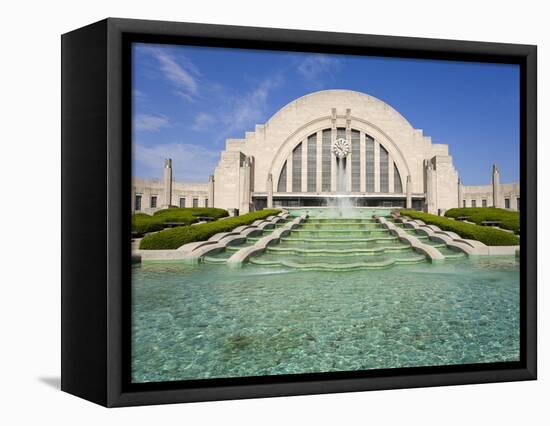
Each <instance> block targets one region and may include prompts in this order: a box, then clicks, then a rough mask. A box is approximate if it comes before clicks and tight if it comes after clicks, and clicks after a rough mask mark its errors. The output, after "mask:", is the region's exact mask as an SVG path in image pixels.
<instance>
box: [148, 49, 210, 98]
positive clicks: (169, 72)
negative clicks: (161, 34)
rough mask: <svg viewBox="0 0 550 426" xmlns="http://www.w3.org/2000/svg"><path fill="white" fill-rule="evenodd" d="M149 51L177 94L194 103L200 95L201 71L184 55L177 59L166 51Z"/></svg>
mask: <svg viewBox="0 0 550 426" xmlns="http://www.w3.org/2000/svg"><path fill="white" fill-rule="evenodd" d="M148 51H149V52H150V53H151V55H153V57H155V58H156V59H157V61H158V62H159V65H160V70H161V71H162V73H163V75H164V77H165V78H166V79H167V80H168V81H170V82H171V83H172V84H173V85H174V86H175V87H176V91H175V92H176V94H177V95H178V96H181V97H182V98H184V99H186V100H188V101H193V100H194V99H195V98H196V96H197V95H198V94H199V82H198V78H199V77H200V71H199V69H198V68H197V67H196V66H195V65H194V64H193V62H191V61H190V60H189V59H187V58H186V57H185V56H183V55H181V54H180V55H178V57H177V59H176V58H175V57H174V56H172V55H171V54H170V53H169V52H168V51H167V50H166V49H162V48H157V47H152V48H149V49H148Z"/></svg>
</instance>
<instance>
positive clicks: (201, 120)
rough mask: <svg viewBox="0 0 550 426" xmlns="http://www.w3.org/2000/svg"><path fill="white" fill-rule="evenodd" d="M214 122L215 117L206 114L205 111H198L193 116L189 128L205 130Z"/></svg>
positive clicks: (197, 130) (198, 130)
mask: <svg viewBox="0 0 550 426" xmlns="http://www.w3.org/2000/svg"><path fill="white" fill-rule="evenodd" d="M216 122H217V119H216V118H215V117H214V116H213V115H212V114H208V113H207V112H199V113H198V114H197V115H196V116H195V120H194V121H193V125H192V126H191V129H193V130H194V131H196V132H200V131H202V130H207V129H208V128H210V127H211V126H212V125H214V124H216Z"/></svg>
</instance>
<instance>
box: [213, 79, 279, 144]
mask: <svg viewBox="0 0 550 426" xmlns="http://www.w3.org/2000/svg"><path fill="white" fill-rule="evenodd" d="M282 82H283V78H282V76H281V75H279V74H277V75H274V76H271V77H268V78H265V79H264V80H262V81H261V82H260V83H259V84H258V85H257V86H256V87H255V88H254V89H252V90H251V91H250V92H248V93H246V94H244V96H240V97H235V98H234V99H232V100H231V101H230V102H229V103H228V104H227V106H226V108H225V109H224V111H223V112H222V113H221V121H222V122H223V123H224V124H225V129H224V132H223V133H224V135H227V134H229V133H232V132H234V131H237V130H243V131H244V130H246V129H252V126H254V125H255V124H258V123H260V122H261V121H265V120H264V119H265V114H266V111H267V109H268V107H269V96H270V95H271V94H272V92H273V91H274V90H276V89H277V88H278V87H280V86H281V84H282ZM224 135H222V137H223V136H224Z"/></svg>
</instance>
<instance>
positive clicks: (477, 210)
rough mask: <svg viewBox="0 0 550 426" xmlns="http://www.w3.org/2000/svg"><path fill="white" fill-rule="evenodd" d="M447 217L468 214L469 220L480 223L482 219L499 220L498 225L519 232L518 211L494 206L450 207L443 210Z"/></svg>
mask: <svg viewBox="0 0 550 426" xmlns="http://www.w3.org/2000/svg"><path fill="white" fill-rule="evenodd" d="M445 216H447V217H453V218H457V217H461V216H468V218H469V219H468V220H469V221H470V222H474V223H477V224H478V225H481V222H484V221H487V220H488V221H499V222H500V225H499V226H500V227H501V228H503V229H509V230H510V231H514V233H515V234H519V212H514V211H510V210H505V209H497V208H495V207H464V208H460V209H450V210H447V211H446V212H445Z"/></svg>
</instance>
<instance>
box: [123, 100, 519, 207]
mask: <svg viewBox="0 0 550 426" xmlns="http://www.w3.org/2000/svg"><path fill="white" fill-rule="evenodd" d="M132 197H133V200H134V202H133V210H134V211H153V210H154V209H158V208H161V207H166V206H177V207H192V206H200V207H203V206H207V205H208V206H214V207H219V208H224V209H238V211H239V213H240V214H243V213H247V212H249V211H253V210H258V209H262V208H265V207H276V206H282V207H298V206H300V207H302V206H311V207H314V206H317V207H320V206H327V205H333V204H337V203H338V202H339V200H342V199H346V201H347V202H348V203H351V204H352V205H354V206H377V207H378V206H384V207H408V208H414V209H418V210H424V211H427V212H429V213H435V214H442V213H443V212H444V211H446V210H448V209H450V208H453V207H458V206H466V207H474V206H478V207H481V206H484V205H486V206H493V205H494V206H497V207H502V208H509V209H513V210H517V209H518V208H519V184H518V183H513V184H501V183H500V177H499V171H498V168H497V167H496V166H494V167H493V180H492V182H491V184H489V185H482V186H465V185H462V183H461V182H460V179H459V174H458V171H457V170H456V169H455V166H454V164H453V159H452V156H451V155H450V152H449V147H448V146H447V145H444V144H435V143H432V140H431V138H430V137H429V136H426V135H424V134H423V132H422V130H419V129H415V128H413V127H412V126H411V124H410V123H409V122H408V121H407V120H406V119H405V118H404V117H403V116H402V115H401V114H400V113H399V112H397V111H396V110H395V109H393V108H392V107H391V106H390V105H388V104H387V103H385V102H383V101H381V100H379V99H377V98H374V97H372V96H369V95H367V94H364V93H360V92H355V91H350V90H324V91H320V92H315V93H311V94H309V95H306V96H303V97H301V98H298V99H296V100H295V101H293V102H291V103H289V104H288V105H286V106H284V107H283V108H281V109H280V110H279V111H278V112H277V113H276V114H275V115H273V116H272V117H271V118H270V119H269V120H268V121H267V122H266V123H265V124H259V125H256V128H255V130H254V131H252V132H246V134H245V137H244V138H243V139H228V140H227V141H226V145H225V150H224V151H222V152H221V154H220V161H219V163H218V165H217V166H216V168H215V170H214V171H213V174H212V176H211V177H210V179H209V182H208V183H202V184H192V183H183V182H176V181H174V180H173V179H172V164H171V160H166V163H165V167H164V177H163V180H162V181H160V180H143V179H137V178H136V179H134V181H133V186H132ZM154 197H156V198H154ZM153 206H154V207H153Z"/></svg>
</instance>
